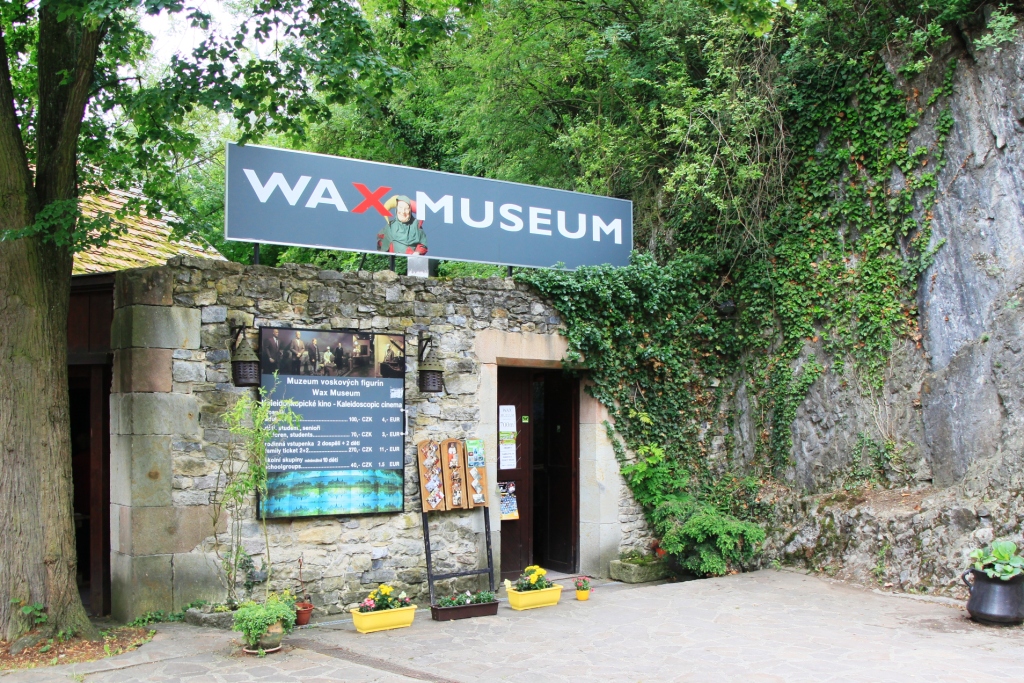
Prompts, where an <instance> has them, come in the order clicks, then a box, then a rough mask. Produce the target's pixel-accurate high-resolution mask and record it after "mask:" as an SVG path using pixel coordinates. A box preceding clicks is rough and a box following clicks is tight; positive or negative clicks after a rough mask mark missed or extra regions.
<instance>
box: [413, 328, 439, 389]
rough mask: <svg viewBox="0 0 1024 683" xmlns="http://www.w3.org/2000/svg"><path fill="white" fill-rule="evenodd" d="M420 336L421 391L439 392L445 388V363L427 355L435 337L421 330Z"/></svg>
mask: <svg viewBox="0 0 1024 683" xmlns="http://www.w3.org/2000/svg"><path fill="white" fill-rule="evenodd" d="M419 338H420V351H419V370H420V377H419V387H420V391H422V392H424V393H428V394H438V393H440V392H441V391H442V390H443V389H444V365H443V364H442V363H441V361H439V360H437V358H435V357H433V356H432V355H431V356H430V357H429V358H428V357H427V353H428V352H429V351H430V347H431V345H432V344H433V342H434V338H433V337H431V336H430V335H429V334H427V333H425V332H420V334H419Z"/></svg>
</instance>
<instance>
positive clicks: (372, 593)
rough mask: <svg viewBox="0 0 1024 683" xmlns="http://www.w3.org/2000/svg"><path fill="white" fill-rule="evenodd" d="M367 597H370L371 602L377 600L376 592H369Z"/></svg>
mask: <svg viewBox="0 0 1024 683" xmlns="http://www.w3.org/2000/svg"><path fill="white" fill-rule="evenodd" d="M369 597H370V599H371V600H376V599H377V591H371V592H370V596H369Z"/></svg>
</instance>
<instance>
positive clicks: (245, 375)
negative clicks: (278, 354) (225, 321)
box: [231, 327, 260, 387]
mask: <svg viewBox="0 0 1024 683" xmlns="http://www.w3.org/2000/svg"><path fill="white" fill-rule="evenodd" d="M238 337H241V338H242V339H241V341H238ZM232 346H233V347H234V348H233V349H232V351H231V379H232V380H233V381H234V383H235V386H236V387H258V386H259V385H260V357H259V356H257V355H256V351H254V350H253V348H252V344H250V343H249V340H248V339H246V337H245V328H244V327H240V328H238V332H236V333H235V344H233V345H232Z"/></svg>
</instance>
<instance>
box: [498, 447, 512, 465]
mask: <svg viewBox="0 0 1024 683" xmlns="http://www.w3.org/2000/svg"><path fill="white" fill-rule="evenodd" d="M515 468H516V444H515V442H512V443H503V444H499V445H498V469H499V470H514V469H515Z"/></svg>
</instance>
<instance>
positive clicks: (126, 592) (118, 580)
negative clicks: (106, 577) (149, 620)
mask: <svg viewBox="0 0 1024 683" xmlns="http://www.w3.org/2000/svg"><path fill="white" fill-rule="evenodd" d="M172 577H173V574H172V567H171V556H170V555H150V556H148V557H132V556H130V555H125V554H123V553H118V552H113V553H111V554H110V597H111V600H110V603H111V613H112V615H113V617H114V619H116V620H118V621H121V622H127V621H131V620H132V619H135V618H136V617H139V616H141V615H143V614H145V613H146V612H155V611H158V610H161V611H164V612H170V611H171V608H172V605H173V599H172V585H173V578H172Z"/></svg>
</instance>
